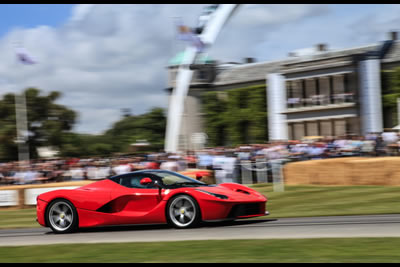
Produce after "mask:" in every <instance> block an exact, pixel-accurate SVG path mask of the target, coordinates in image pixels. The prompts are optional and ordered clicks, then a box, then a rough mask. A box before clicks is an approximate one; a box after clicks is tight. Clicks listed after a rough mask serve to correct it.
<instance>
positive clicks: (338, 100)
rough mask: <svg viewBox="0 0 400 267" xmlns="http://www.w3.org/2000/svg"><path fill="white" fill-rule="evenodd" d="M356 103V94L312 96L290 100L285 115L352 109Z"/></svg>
mask: <svg viewBox="0 0 400 267" xmlns="http://www.w3.org/2000/svg"><path fill="white" fill-rule="evenodd" d="M355 103H356V97H355V94H354V93H341V94H334V95H312V96H310V97H309V98H288V99H287V111H286V112H285V113H291V112H301V111H313V110H320V109H332V108H343V107H351V106H354V105H355Z"/></svg>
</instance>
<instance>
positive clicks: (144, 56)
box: [0, 4, 330, 133]
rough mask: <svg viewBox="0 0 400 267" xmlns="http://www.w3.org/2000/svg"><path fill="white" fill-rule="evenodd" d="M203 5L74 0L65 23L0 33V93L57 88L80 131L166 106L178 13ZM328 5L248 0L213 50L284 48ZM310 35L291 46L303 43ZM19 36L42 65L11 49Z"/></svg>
mask: <svg viewBox="0 0 400 267" xmlns="http://www.w3.org/2000/svg"><path fill="white" fill-rule="evenodd" d="M203 6H204V5H189V4H186V5H179V4H174V5H163V4H162V5H161V4H158V5H154V4H151V5H146V4H139V5H135V4H123V5H119V4H118V5H117V4H115V5H114V4H113V5H92V4H84V5H76V6H75V7H74V8H73V10H72V12H71V17H70V18H69V19H68V20H67V21H66V22H65V24H64V25H62V26H61V27H57V28H55V27H50V26H39V27H34V28H30V29H14V30H13V31H11V32H10V33H9V34H8V35H6V36H5V37H4V38H3V39H1V40H0V58H2V60H1V61H0V77H1V81H0V86H1V87H0V94H3V93H5V92H9V91H10V90H17V89H16V88H18V90H19V91H20V90H22V88H23V87H24V86H37V87H38V88H40V89H42V90H44V91H45V92H49V91H54V90H56V91H60V92H62V93H63V97H62V98H61V99H60V101H59V102H60V103H61V104H64V105H67V106H68V107H70V108H72V109H73V110H76V111H78V112H79V124H78V125H77V127H76V128H75V130H76V131H79V132H88V133H100V132H102V131H104V130H107V129H108V127H110V126H111V125H112V124H113V123H114V122H115V121H117V120H118V119H119V118H120V116H121V108H130V109H131V110H132V112H133V113H134V114H141V113H144V112H146V111H148V110H149V109H150V108H152V107H155V106H161V107H164V108H166V106H167V94H166V92H165V91H164V90H163V89H164V88H165V87H166V86H167V70H166V64H167V62H168V60H169V59H170V58H172V57H173V56H174V55H175V54H176V53H177V52H179V51H180V50H181V49H183V48H184V44H183V43H181V42H179V41H177V40H175V36H176V32H175V28H174V23H173V18H174V17H182V19H183V21H184V22H185V23H187V24H189V25H190V26H192V25H194V24H195V23H196V18H197V16H198V15H199V14H200V12H201V9H202V7H203ZM329 11H330V8H329V6H326V5H243V6H241V7H240V9H239V10H238V12H237V14H235V16H233V18H232V19H231V21H229V23H228V24H227V25H226V27H225V28H224V29H223V30H222V32H221V34H220V36H219V37H218V40H217V43H216V44H215V46H214V47H213V48H211V50H210V55H211V56H212V57H214V58H215V59H219V60H220V59H222V60H226V61H233V60H240V59H241V58H242V57H247V56H255V57H257V56H258V55H260V54H261V55H265V53H266V52H265V50H266V49H269V48H271V47H273V46H275V48H276V49H277V51H278V50H279V51H283V50H285V49H287V47H288V46H287V45H286V46H285V45H283V44H282V40H286V41H287V40H290V39H291V38H292V39H293V37H290V36H283V34H288V33H291V32H290V31H288V28H290V27H292V28H293V29H294V30H293V31H295V30H296V25H298V24H300V23H301V22H303V21H310V20H312V19H313V18H318V17H319V16H321V15H326V14H327V13H329ZM315 21H316V20H315ZM305 30H306V29H303V32H304V31H305ZM271 38H273V39H271ZM316 38H317V37H316ZM305 39H307V36H303V40H301V41H300V40H299V41H298V42H296V43H295V44H293V42H292V43H291V45H292V46H294V47H296V48H302V47H303V45H302V42H306V41H307V40H305ZM15 41H22V42H23V44H24V45H25V47H26V48H27V49H28V50H29V51H30V52H31V53H32V54H33V55H34V56H35V58H37V60H38V61H39V64H37V65H34V66H21V65H20V64H19V63H18V62H17V61H16V59H15V55H14V54H13V51H12V43H13V42H15ZM260 44H262V47H261V46H260ZM290 50H291V49H290ZM287 52H289V51H286V53H287ZM269 53H274V51H273V50H271V51H269ZM13 83H14V85H15V86H13Z"/></svg>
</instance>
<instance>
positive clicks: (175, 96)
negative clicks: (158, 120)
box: [164, 4, 240, 153]
mask: <svg viewBox="0 0 400 267" xmlns="http://www.w3.org/2000/svg"><path fill="white" fill-rule="evenodd" d="M239 6H240V5H239V4H221V5H218V7H217V8H216V9H215V11H214V12H213V13H212V14H211V15H210V16H209V19H208V21H207V22H206V23H205V24H204V29H203V30H202V31H201V34H200V35H198V36H199V38H200V39H201V41H202V42H203V43H204V45H205V46H206V47H210V46H211V45H212V44H213V43H214V42H215V40H216V39H217V36H218V34H219V33H220V31H221V29H222V27H223V26H224V25H225V23H226V22H227V21H228V19H229V18H230V17H231V16H232V14H233V13H234V11H235V10H236V9H237V8H238V7H239ZM198 54H199V52H198V50H197V49H196V48H195V47H194V46H188V47H187V48H186V50H185V54H184V57H183V60H182V62H181V65H180V66H179V70H178V74H177V78H176V86H175V88H174V90H173V91H172V94H171V98H170V102H169V107H168V116H167V129H166V137H165V147H164V150H165V151H166V152H172V153H174V152H177V151H178V145H179V132H180V128H181V122H182V114H183V108H184V101H185V98H186V96H187V94H188V90H189V86H190V81H191V80H192V76H193V70H190V69H189V66H190V65H191V64H193V63H194V62H195V59H196V56H197V55H198Z"/></svg>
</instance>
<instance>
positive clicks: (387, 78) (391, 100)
mask: <svg viewBox="0 0 400 267" xmlns="http://www.w3.org/2000/svg"><path fill="white" fill-rule="evenodd" d="M397 98H400V67H397V68H394V69H392V70H388V71H382V108H383V110H384V112H385V113H391V114H392V116H393V121H396V122H397V117H398V114H397ZM392 124H393V122H392ZM395 124H396V123H395Z"/></svg>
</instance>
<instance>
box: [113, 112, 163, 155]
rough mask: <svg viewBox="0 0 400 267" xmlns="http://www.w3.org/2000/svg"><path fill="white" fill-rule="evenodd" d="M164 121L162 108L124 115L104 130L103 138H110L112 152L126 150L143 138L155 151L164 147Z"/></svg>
mask: <svg viewBox="0 0 400 267" xmlns="http://www.w3.org/2000/svg"><path fill="white" fill-rule="evenodd" d="M166 121H167V120H166V116H165V113H164V109H162V108H153V109H151V110H150V111H149V112H147V113H144V114H142V115H136V116H132V115H131V116H124V117H123V118H122V119H121V120H119V121H117V122H116V123H114V125H113V126H112V128H111V129H109V130H107V131H106V132H105V138H106V139H107V140H110V142H111V144H112V150H113V152H121V153H123V152H128V150H129V147H130V144H132V143H135V142H137V141H138V140H143V139H144V140H147V141H148V142H149V143H150V144H151V149H152V150H153V151H157V150H160V149H162V148H163V147H164V139H165V127H166Z"/></svg>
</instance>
